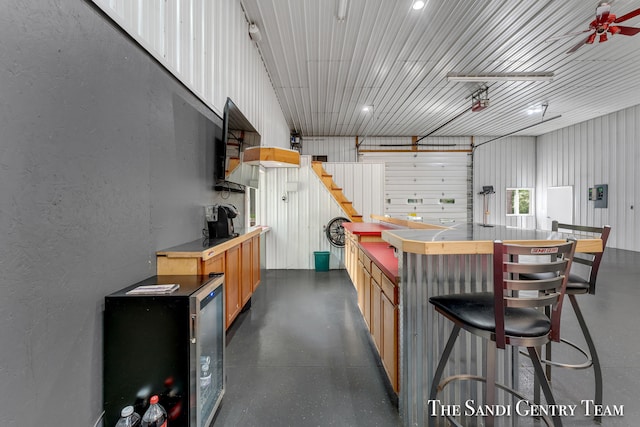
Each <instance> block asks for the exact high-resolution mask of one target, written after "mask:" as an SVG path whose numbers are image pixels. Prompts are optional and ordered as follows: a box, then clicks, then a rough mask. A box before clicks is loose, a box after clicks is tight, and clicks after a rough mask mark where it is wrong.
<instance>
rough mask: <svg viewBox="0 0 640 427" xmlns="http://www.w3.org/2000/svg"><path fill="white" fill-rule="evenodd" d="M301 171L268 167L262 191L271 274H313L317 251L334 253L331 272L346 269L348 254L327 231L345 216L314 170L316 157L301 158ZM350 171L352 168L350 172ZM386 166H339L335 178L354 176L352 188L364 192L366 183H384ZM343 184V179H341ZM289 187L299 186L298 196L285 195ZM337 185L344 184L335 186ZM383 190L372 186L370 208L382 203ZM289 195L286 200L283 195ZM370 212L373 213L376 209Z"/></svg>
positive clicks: (294, 193) (267, 265)
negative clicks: (333, 221)
mask: <svg viewBox="0 0 640 427" xmlns="http://www.w3.org/2000/svg"><path fill="white" fill-rule="evenodd" d="M301 163H302V164H301V166H300V168H267V169H265V174H264V179H263V181H261V183H260V184H261V186H262V184H263V183H264V184H265V185H264V186H262V188H261V190H260V193H261V204H262V205H264V211H263V212H264V215H265V217H264V221H263V223H265V224H268V225H269V226H271V230H270V231H269V232H268V233H266V234H265V236H264V237H265V239H266V248H265V249H266V250H265V252H266V253H265V254H264V256H265V259H266V268H267V269H297V268H299V269H313V268H314V255H313V252H314V251H330V252H331V259H330V267H331V268H342V267H344V261H343V259H344V249H342V248H335V247H333V246H331V244H330V243H329V240H328V239H327V237H326V235H325V230H324V227H325V226H326V225H327V223H328V222H329V221H330V220H331V219H332V218H335V217H337V216H346V215H345V213H344V211H343V210H342V208H341V207H340V206H339V205H338V203H337V202H336V201H335V200H334V199H333V196H332V195H331V194H330V193H329V191H328V190H327V189H326V187H325V186H324V184H323V183H322V181H321V180H320V178H319V177H318V176H317V175H316V174H315V172H314V171H313V170H312V169H311V167H310V165H311V157H310V156H302V157H301ZM349 169H352V170H351V171H349ZM381 169H382V168H381V165H358V164H345V165H336V168H334V169H333V170H334V171H336V172H338V174H337V175H336V176H344V177H349V176H350V177H351V178H352V180H353V183H352V184H351V185H349V186H347V188H352V189H353V191H359V190H358V189H360V188H365V187H366V185H367V182H368V181H369V180H371V181H378V182H380V181H381V180H382V177H381V172H382V170H381ZM338 179H339V180H340V179H341V178H338ZM287 182H296V183H297V191H295V192H289V193H287V192H286V188H287ZM336 182H337V183H338V185H342V184H340V182H338V181H336ZM380 188H381V185H380V184H378V185H377V186H373V185H372V186H370V189H369V190H368V198H369V199H370V200H371V206H374V205H375V203H374V201H375V200H380V199H381V198H382V195H381V193H378V194H375V192H376V191H379V189H380ZM283 195H286V199H287V200H286V201H283V200H282V196H283ZM371 209H374V208H373V207H372V208H371Z"/></svg>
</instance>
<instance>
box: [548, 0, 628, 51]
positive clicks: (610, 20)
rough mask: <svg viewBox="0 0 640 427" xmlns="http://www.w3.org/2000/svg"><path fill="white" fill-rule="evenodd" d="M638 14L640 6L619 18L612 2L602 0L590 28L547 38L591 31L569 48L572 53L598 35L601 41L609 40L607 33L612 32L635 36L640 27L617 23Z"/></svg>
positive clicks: (551, 38)
mask: <svg viewBox="0 0 640 427" xmlns="http://www.w3.org/2000/svg"><path fill="white" fill-rule="evenodd" d="M638 15H640V8H638V9H635V10H632V11H631V12H629V13H627V14H624V15H622V16H621V17H619V18H617V17H616V15H614V14H613V13H611V4H610V3H607V2H602V3H600V4H599V5H598V7H596V18H595V19H594V20H593V21H591V23H590V24H589V29H587V30H584V31H577V32H571V33H566V34H564V35H561V36H558V37H550V38H549V39H547V41H553V40H559V39H563V38H566V37H574V36H577V35H582V34H584V33H591V34H589V35H588V36H587V38H586V39H583V40H580V42H578V44H576V45H575V46H573V47H572V48H571V49H569V50H568V51H567V53H568V54H570V53H574V52H575V51H577V50H578V49H580V48H581V47H582V45H585V44H593V43H594V42H595V41H596V37H598V42H599V43H604V42H606V41H607V40H609V37H608V36H607V33H609V34H611V35H612V36H614V35H616V34H621V35H623V36H634V35H636V34H638V33H640V28H635V27H625V26H622V25H615V24H619V23H620V22H624V21H627V20H629V19H631V18H634V17H636V16H638Z"/></svg>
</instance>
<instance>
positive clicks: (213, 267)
mask: <svg viewBox="0 0 640 427" xmlns="http://www.w3.org/2000/svg"><path fill="white" fill-rule="evenodd" d="M225 266H226V263H225V255H224V252H222V253H219V254H218V255H215V256H213V257H211V258H209V259H208V260H206V261H205V262H203V268H202V274H204V275H205V276H207V275H209V273H224V272H225V271H226V268H225Z"/></svg>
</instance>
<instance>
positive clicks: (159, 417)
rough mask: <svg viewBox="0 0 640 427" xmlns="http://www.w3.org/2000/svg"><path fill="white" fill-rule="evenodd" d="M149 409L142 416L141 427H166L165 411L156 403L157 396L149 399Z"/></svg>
mask: <svg viewBox="0 0 640 427" xmlns="http://www.w3.org/2000/svg"><path fill="white" fill-rule="evenodd" d="M149 403H150V405H149V409H147V412H145V413H144V415H143V416H142V424H141V426H142V427H167V411H165V410H164V408H163V407H162V406H161V405H160V404H159V403H158V395H153V396H151V399H149Z"/></svg>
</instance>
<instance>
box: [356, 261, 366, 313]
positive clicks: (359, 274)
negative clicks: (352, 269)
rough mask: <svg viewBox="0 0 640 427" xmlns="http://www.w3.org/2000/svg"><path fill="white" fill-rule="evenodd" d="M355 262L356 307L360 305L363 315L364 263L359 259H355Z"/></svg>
mask: <svg viewBox="0 0 640 427" xmlns="http://www.w3.org/2000/svg"><path fill="white" fill-rule="evenodd" d="M357 263H358V267H357V269H356V291H357V293H358V307H360V312H361V313H362V315H363V316H364V264H363V263H362V262H360V261H357Z"/></svg>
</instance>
